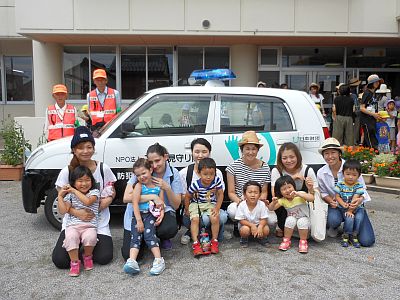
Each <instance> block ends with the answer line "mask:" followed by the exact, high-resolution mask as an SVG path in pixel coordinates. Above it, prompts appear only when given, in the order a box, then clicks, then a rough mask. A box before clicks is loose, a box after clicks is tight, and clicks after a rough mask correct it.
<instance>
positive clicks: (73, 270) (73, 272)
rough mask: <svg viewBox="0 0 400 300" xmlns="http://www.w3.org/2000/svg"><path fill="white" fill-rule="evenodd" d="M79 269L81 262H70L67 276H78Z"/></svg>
mask: <svg viewBox="0 0 400 300" xmlns="http://www.w3.org/2000/svg"><path fill="white" fill-rule="evenodd" d="M80 268H81V261H80V260H77V261H71V262H70V269H69V276H71V277H77V276H79V273H80Z"/></svg>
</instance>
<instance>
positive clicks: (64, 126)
mask: <svg viewBox="0 0 400 300" xmlns="http://www.w3.org/2000/svg"><path fill="white" fill-rule="evenodd" d="M47 119H48V124H49V126H48V130H49V136H48V138H47V139H48V140H49V141H54V140H57V139H60V138H62V137H66V136H70V135H74V132H75V126H74V124H75V121H76V119H75V108H74V106H73V105H71V104H67V107H66V109H65V111H64V116H63V119H62V120H61V118H60V116H59V115H58V113H57V109H56V106H55V105H50V106H49V107H48V109H47Z"/></svg>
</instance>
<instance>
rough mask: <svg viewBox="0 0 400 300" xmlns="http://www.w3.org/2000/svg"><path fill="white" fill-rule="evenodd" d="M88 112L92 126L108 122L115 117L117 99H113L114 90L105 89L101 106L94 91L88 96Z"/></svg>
mask: <svg viewBox="0 0 400 300" xmlns="http://www.w3.org/2000/svg"><path fill="white" fill-rule="evenodd" d="M89 112H90V116H91V118H92V126H94V125H96V124H97V123H98V122H105V123H107V122H109V121H111V120H112V119H113V118H114V117H115V116H116V115H117V99H116V98H115V93H114V89H112V88H110V87H107V95H106V99H105V100H104V105H103V106H101V103H100V101H99V99H98V98H97V93H96V90H95V89H94V90H93V91H91V92H90V94H89Z"/></svg>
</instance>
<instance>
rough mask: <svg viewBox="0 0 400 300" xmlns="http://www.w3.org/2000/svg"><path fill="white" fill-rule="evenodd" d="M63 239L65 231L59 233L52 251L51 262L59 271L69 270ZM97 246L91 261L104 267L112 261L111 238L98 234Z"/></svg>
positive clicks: (68, 260)
mask: <svg viewBox="0 0 400 300" xmlns="http://www.w3.org/2000/svg"><path fill="white" fill-rule="evenodd" d="M64 239H65V230H63V231H61V233H60V236H59V238H58V240H57V243H56V246H55V247H54V249H53V253H52V260H53V263H54V265H55V266H56V267H57V268H59V269H69V267H70V265H69V263H70V259H69V255H68V252H67V251H66V250H65V248H63V246H62V245H63V242H64ZM97 239H98V241H97V244H96V246H95V247H94V250H93V261H94V262H95V263H98V264H100V265H106V264H108V263H110V262H111V261H112V259H113V241H112V238H111V236H108V235H104V234H98V235H97Z"/></svg>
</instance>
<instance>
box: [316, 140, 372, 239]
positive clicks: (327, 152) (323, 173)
mask: <svg viewBox="0 0 400 300" xmlns="http://www.w3.org/2000/svg"><path fill="white" fill-rule="evenodd" d="M342 151H343V148H342V147H341V146H340V143H339V141H338V140H337V139H335V138H327V139H326V140H325V141H324V142H323V143H322V146H321V148H320V149H319V153H321V155H322V156H323V158H324V160H325V161H326V165H325V166H323V167H322V168H321V169H319V170H318V172H317V178H318V184H319V189H320V191H321V197H322V199H323V200H324V201H325V202H326V203H328V205H329V206H328V219H327V226H328V236H331V237H335V236H336V235H337V228H338V227H339V226H340V224H341V223H342V222H343V221H344V220H343V215H342V213H341V212H340V211H339V209H338V203H337V201H336V200H335V194H336V193H335V190H334V188H335V186H336V184H337V183H338V181H342V180H343V171H342V169H343V164H344V159H342ZM358 182H360V183H361V184H362V185H363V186H364V188H365V189H364V190H365V193H364V197H361V198H360V200H358V201H361V202H363V203H365V202H367V201H370V200H371V198H370V196H369V195H368V193H367V191H366V187H365V182H364V179H363V178H362V176H360V177H359V179H358ZM358 201H357V202H355V203H351V204H350V207H352V206H354V207H358V206H359V205H360V202H358ZM358 239H359V241H360V244H361V246H364V247H370V246H372V245H373V244H374V243H375V233H374V229H373V227H372V225H371V222H370V220H369V218H368V215H367V212H366V211H365V215H364V218H363V221H362V223H361V226H360V232H359V234H358Z"/></svg>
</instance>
